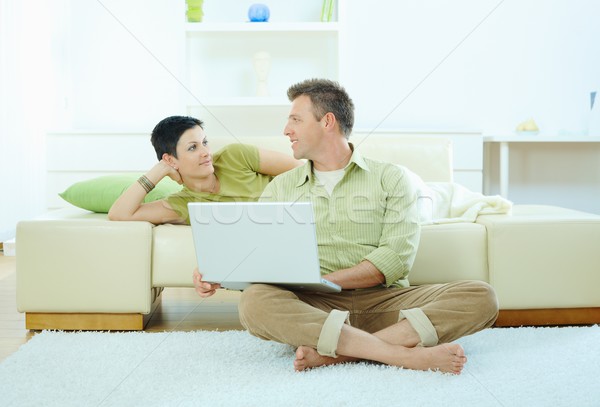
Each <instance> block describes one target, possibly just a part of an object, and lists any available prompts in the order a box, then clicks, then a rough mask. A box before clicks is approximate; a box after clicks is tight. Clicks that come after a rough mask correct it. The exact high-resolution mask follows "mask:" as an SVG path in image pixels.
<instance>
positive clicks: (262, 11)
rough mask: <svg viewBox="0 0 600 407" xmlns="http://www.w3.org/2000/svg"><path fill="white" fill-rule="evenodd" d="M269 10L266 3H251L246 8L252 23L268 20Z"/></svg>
mask: <svg viewBox="0 0 600 407" xmlns="http://www.w3.org/2000/svg"><path fill="white" fill-rule="evenodd" d="M270 16H271V12H270V11H269V7H267V5H266V4H253V5H251V6H250V8H248V18H249V19H250V21H252V22H253V23H262V22H266V21H269V17H270Z"/></svg>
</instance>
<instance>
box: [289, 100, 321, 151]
mask: <svg viewBox="0 0 600 407" xmlns="http://www.w3.org/2000/svg"><path fill="white" fill-rule="evenodd" d="M323 130H324V126H323V123H322V120H317V119H316V118H315V115H314V114H313V109H312V102H311V101H310V98H309V97H308V96H306V95H301V96H298V97H297V98H296V99H294V101H293V102H292V109H291V111H290V115H289V117H288V121H287V124H286V126H285V128H284V129H283V134H285V135H286V136H288V137H289V138H290V141H291V142H292V150H293V151H294V158H296V159H298V160H300V159H308V160H312V159H313V158H314V156H315V153H318V151H319V150H320V148H319V146H320V144H321V143H323V142H324V137H323Z"/></svg>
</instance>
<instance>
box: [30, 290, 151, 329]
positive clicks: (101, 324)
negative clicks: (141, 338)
mask: <svg viewBox="0 0 600 407" xmlns="http://www.w3.org/2000/svg"><path fill="white" fill-rule="evenodd" d="M161 293H162V289H159V291H158V292H157V294H155V295H156V297H155V298H154V302H153V303H152V307H151V308H150V312H149V313H148V314H138V313H125V314H120V313H52V312H27V313H25V328H26V329H29V330H34V331H37V330H43V329H50V330H65V331H141V330H143V329H144V327H145V326H146V324H147V323H148V321H150V318H152V315H153V314H154V311H156V308H157V307H158V305H159V304H160V302H161V299H162V296H161V295H160V294H161Z"/></svg>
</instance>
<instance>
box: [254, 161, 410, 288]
mask: <svg viewBox="0 0 600 407" xmlns="http://www.w3.org/2000/svg"><path fill="white" fill-rule="evenodd" d="M416 199H417V196H416V191H415V189H414V187H413V186H412V184H411V183H410V181H409V177H408V175H407V174H406V173H405V172H404V170H403V169H402V168H401V167H398V166H396V165H393V164H389V163H383V162H379V161H375V160H371V159H368V158H363V157H362V156H361V155H360V154H359V153H358V152H356V151H355V152H354V153H353V154H352V158H351V159H350V162H349V163H348V165H347V166H346V168H345V174H344V177H343V178H342V179H341V181H340V182H339V183H338V184H337V185H336V186H335V188H334V189H333V192H332V194H331V196H330V195H329V194H328V193H327V191H326V190H325V188H324V187H323V186H322V185H320V183H319V182H318V181H317V179H316V177H315V176H314V174H313V172H312V163H311V162H310V161H309V162H307V163H306V164H305V165H303V166H301V167H298V168H295V169H293V170H291V171H288V172H286V173H283V174H281V175H279V176H277V177H275V178H274V179H273V181H272V182H271V183H270V184H269V185H268V186H267V187H266V189H265V190H264V192H263V194H262V196H261V198H260V200H261V201H273V202H297V201H303V202H306V201H311V202H312V203H313V208H314V211H315V223H316V226H317V242H318V246H319V258H320V262H321V273H322V274H329V273H332V272H334V271H337V270H340V269H345V268H350V267H353V266H355V265H357V264H358V263H360V262H361V261H363V260H368V261H370V262H371V263H373V265H375V267H377V269H378V270H379V271H380V272H381V273H383V275H384V276H385V280H386V282H385V284H386V286H394V287H408V285H409V282H408V273H409V271H410V269H411V267H412V264H413V262H414V259H415V255H416V252H417V247H418V244H419V238H420V227H419V224H418V214H417V210H416Z"/></svg>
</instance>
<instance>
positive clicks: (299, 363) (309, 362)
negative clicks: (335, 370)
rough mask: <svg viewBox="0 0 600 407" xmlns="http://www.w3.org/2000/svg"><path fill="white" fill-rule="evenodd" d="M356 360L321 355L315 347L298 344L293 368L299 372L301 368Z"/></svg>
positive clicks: (354, 359)
mask: <svg viewBox="0 0 600 407" xmlns="http://www.w3.org/2000/svg"><path fill="white" fill-rule="evenodd" d="M356 360H358V359H356V358H351V357H349V356H341V355H338V357H337V358H332V357H329V356H322V355H319V353H318V352H317V351H316V350H315V349H313V348H311V347H309V346H300V347H299V348H298V349H296V360H294V370H296V371H297V372H300V371H302V370H305V369H310V368H313V367H319V366H327V365H335V364H337V363H345V362H353V361H356Z"/></svg>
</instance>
